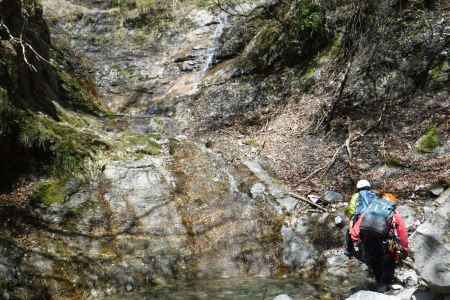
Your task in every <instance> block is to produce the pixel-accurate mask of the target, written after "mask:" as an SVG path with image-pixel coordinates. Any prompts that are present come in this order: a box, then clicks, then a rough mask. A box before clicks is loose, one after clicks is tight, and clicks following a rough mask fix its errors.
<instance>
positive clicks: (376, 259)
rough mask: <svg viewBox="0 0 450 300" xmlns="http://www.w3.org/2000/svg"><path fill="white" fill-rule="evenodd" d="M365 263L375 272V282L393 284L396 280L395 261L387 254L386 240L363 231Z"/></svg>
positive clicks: (362, 246)
mask: <svg viewBox="0 0 450 300" xmlns="http://www.w3.org/2000/svg"><path fill="white" fill-rule="evenodd" d="M361 240H362V245H361V248H362V249H361V250H362V257H363V261H364V262H365V263H366V264H367V266H368V267H369V268H370V269H371V270H372V271H373V273H374V275H375V280H376V281H377V283H381V284H391V283H392V280H393V279H394V271H395V260H394V258H393V257H392V256H391V255H389V254H388V253H387V245H386V244H385V243H383V241H384V239H383V238H382V237H380V236H377V235H374V234H372V233H369V232H364V231H361Z"/></svg>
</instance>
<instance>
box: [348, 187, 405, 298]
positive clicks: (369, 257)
mask: <svg viewBox="0 0 450 300" xmlns="http://www.w3.org/2000/svg"><path fill="white" fill-rule="evenodd" d="M396 202H397V197H395V196H394V195H392V194H389V193H385V194H383V198H382V199H380V200H379V201H378V202H377V205H378V207H376V208H372V209H371V208H369V209H368V211H367V212H366V213H365V214H363V215H362V217H361V218H359V219H358V221H357V222H356V223H355V225H354V226H353V228H352V229H351V232H350V234H351V238H352V240H353V242H354V244H355V245H356V247H357V248H358V255H357V257H358V258H359V259H360V260H362V261H363V262H364V263H366V264H367V265H368V267H369V268H371V269H372V271H373V273H374V275H375V279H376V281H377V283H378V284H380V285H381V287H382V288H383V289H386V290H387V287H388V285H389V284H391V282H392V280H393V278H394V271H395V266H396V265H397V264H398V263H399V262H400V261H401V260H402V259H404V258H406V257H407V256H408V229H407V227H406V223H405V220H404V219H403V218H402V216H401V215H400V214H399V213H398V212H396V211H395V204H396ZM377 209H378V211H376V210H377ZM383 209H384V211H385V212H386V211H388V212H389V210H391V212H390V214H389V213H387V214H385V215H383ZM374 211H375V212H374ZM371 212H372V215H371ZM373 212H374V213H373ZM373 216H375V217H373ZM380 216H382V217H380ZM383 218H385V219H383ZM384 227H385V228H384Z"/></svg>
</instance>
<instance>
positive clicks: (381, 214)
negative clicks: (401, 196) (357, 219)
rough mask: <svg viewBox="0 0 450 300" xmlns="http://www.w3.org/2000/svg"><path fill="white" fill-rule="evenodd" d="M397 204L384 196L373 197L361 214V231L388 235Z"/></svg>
mask: <svg viewBox="0 0 450 300" xmlns="http://www.w3.org/2000/svg"><path fill="white" fill-rule="evenodd" d="M395 208H396V205H395V204H393V203H391V202H389V201H387V200H385V199H382V198H378V197H377V198H376V199H373V200H372V202H371V203H370V205H369V206H368V207H367V209H366V210H365V211H364V213H363V215H362V216H361V218H362V220H361V231H366V232H368V231H369V232H372V233H376V234H378V235H379V236H382V237H386V236H387V235H388V234H389V230H390V228H391V224H392V217H393V215H394V212H395Z"/></svg>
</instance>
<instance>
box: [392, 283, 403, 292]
mask: <svg viewBox="0 0 450 300" xmlns="http://www.w3.org/2000/svg"><path fill="white" fill-rule="evenodd" d="M402 288H403V287H402V286H401V285H400V284H393V285H391V289H393V290H394V291H398V290H401V289H402Z"/></svg>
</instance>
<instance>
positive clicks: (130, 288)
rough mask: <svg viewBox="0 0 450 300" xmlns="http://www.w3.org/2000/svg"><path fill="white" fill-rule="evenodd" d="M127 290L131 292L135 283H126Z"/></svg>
mask: <svg viewBox="0 0 450 300" xmlns="http://www.w3.org/2000/svg"><path fill="white" fill-rule="evenodd" d="M125 290H126V291H127V292H131V291H132V290H133V285H132V284H131V283H128V284H127V285H126V287H125Z"/></svg>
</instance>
